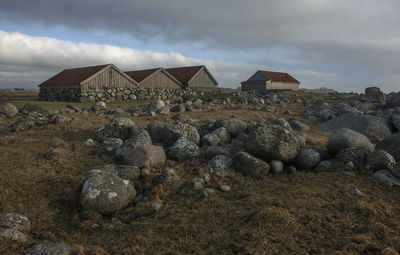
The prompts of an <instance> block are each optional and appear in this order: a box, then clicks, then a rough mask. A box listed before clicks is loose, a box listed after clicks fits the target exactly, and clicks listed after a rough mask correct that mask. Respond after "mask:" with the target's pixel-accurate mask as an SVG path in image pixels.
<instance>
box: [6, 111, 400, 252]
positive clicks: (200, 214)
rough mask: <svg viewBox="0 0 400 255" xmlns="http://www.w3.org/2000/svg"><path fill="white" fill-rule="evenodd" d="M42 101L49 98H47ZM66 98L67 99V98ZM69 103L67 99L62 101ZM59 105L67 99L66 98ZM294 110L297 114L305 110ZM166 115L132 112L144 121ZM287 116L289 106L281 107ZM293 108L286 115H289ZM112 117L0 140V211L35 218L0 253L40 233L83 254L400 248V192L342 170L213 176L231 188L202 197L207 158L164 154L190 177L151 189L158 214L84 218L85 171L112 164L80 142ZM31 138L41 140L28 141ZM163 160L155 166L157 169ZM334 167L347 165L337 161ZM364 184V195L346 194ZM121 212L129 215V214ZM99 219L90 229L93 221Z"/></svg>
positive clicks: (315, 139) (319, 138)
mask: <svg viewBox="0 0 400 255" xmlns="http://www.w3.org/2000/svg"><path fill="white" fill-rule="evenodd" d="M41 104H42V103H41ZM60 106H61V103H60ZM63 106H65V103H63ZM63 106H62V107H63ZM300 113H301V111H296V112H295V114H300ZM188 114H189V116H190V117H191V118H195V119H198V120H199V121H205V120H207V119H217V118H221V117H226V116H231V115H235V116H237V117H239V118H241V119H244V120H253V121H255V120H256V115H260V116H261V117H264V118H268V117H275V116H274V115H273V114H271V113H268V112H259V111H257V112H255V111H252V110H251V107H242V108H240V109H238V108H237V107H235V108H234V107H230V106H227V107H225V106H223V107H218V111H215V112H193V113H188ZM170 116H171V115H169V116H158V115H157V116H156V117H149V116H144V117H135V118H133V120H134V121H135V122H136V123H138V124H139V125H147V123H148V122H149V121H150V120H152V119H154V118H156V119H165V118H167V117H170ZM282 116H283V115H282ZM284 117H288V116H284ZM106 122H107V120H106V119H104V118H102V117H100V116H92V115H91V116H89V118H88V119H83V120H82V121H79V122H76V121H73V122H71V124H69V123H64V124H60V125H50V126H48V127H47V128H34V129H33V130H29V131H25V132H22V133H17V134H14V135H15V141H14V143H11V144H7V145H4V146H0V161H1V163H0V196H1V198H0V211H1V212H18V213H21V214H24V215H26V216H28V217H29V218H30V219H31V221H32V225H33V226H32V227H33V233H32V234H31V237H32V238H31V239H30V241H29V242H28V243H27V244H19V243H16V242H11V241H8V240H6V239H0V254H22V253H23V252H24V250H25V249H27V248H28V247H30V246H32V245H33V244H34V243H36V242H38V240H42V239H48V240H51V241H56V242H65V243H67V244H69V245H70V246H72V247H73V249H74V250H75V251H76V253H77V254H398V252H399V251H400V200H399V196H400V192H399V190H397V189H394V188H391V187H389V186H387V185H385V184H382V183H380V182H377V181H376V180H374V179H373V178H372V177H371V176H369V175H360V176H357V177H344V176H342V175H341V174H340V173H339V171H332V172H327V173H322V174H313V173H307V172H297V173H295V174H292V175H288V174H280V175H276V176H273V177H270V178H266V179H264V180H262V181H259V180H254V179H251V178H248V177H244V176H241V175H239V174H238V175H235V176H232V177H225V178H214V179H213V180H212V181H211V183H210V185H208V186H209V187H212V188H214V189H216V190H217V187H218V186H219V185H221V184H227V185H229V186H230V187H231V192H227V193H221V192H219V191H216V194H214V195H213V196H210V197H208V198H202V197H201V194H199V193H198V192H196V191H194V190H193V189H192V188H191V182H192V180H193V178H194V177H195V176H197V175H198V174H200V175H201V174H203V173H204V172H205V171H207V165H206V163H207V162H206V161H205V160H196V161H192V162H190V161H189V162H184V163H180V164H179V163H176V162H173V161H167V163H166V165H168V166H170V167H173V168H174V169H175V170H176V171H177V173H178V174H179V175H180V176H181V178H182V179H183V181H184V187H183V188H182V190H180V191H176V190H172V189H170V188H167V187H163V186H156V187H155V188H154V190H153V191H154V195H153V197H152V199H153V201H154V200H158V201H160V202H162V204H163V207H162V209H161V210H160V211H158V212H157V213H154V212H152V211H151V210H149V209H148V208H144V209H140V208H127V209H126V210H125V211H124V212H122V213H120V214H119V215H120V216H121V219H123V220H117V221H111V219H110V218H104V219H92V220H91V221H88V222H81V221H80V220H79V217H78V212H79V208H78V205H77V202H78V199H79V194H80V190H81V185H82V182H83V180H84V177H85V173H86V172H87V171H88V170H90V169H92V168H96V167H99V166H102V165H104V164H107V163H112V162H115V160H114V159H112V158H109V157H99V156H96V155H94V154H93V153H92V151H91V149H86V148H82V147H80V143H81V142H82V141H84V140H85V139H87V138H91V137H93V134H94V130H95V129H96V128H99V127H101V126H102V125H104V124H105V123H106ZM328 135H329V133H325V132H320V131H318V130H316V129H315V128H313V127H312V128H311V129H310V131H308V132H307V140H308V143H307V146H309V147H314V148H317V147H322V146H324V144H325V142H326V139H327V137H328ZM53 137H59V138H61V139H63V140H65V141H66V142H68V143H69V144H70V145H71V147H70V150H69V152H68V154H66V155H65V156H63V157H60V158H52V157H48V156H47V155H48V152H49V150H50V149H51V138H53ZM29 138H35V139H37V140H36V141H33V142H32V141H31V142H26V140H27V139H29ZM162 169H163V167H162V166H161V167H158V168H156V169H152V172H151V174H152V176H157V175H159V174H160V173H161V172H162ZM337 170H340V168H338V169H337ZM354 186H355V187H357V188H358V189H359V190H360V191H361V192H362V193H363V196H362V197H355V196H352V195H350V194H349V192H348V191H349V189H350V188H351V187H354ZM122 216H124V217H122ZM94 222H95V223H98V224H100V225H101V227H100V228H99V229H92V228H91V227H90V226H91V224H92V223H94Z"/></svg>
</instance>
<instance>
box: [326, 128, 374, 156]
mask: <svg viewBox="0 0 400 255" xmlns="http://www.w3.org/2000/svg"><path fill="white" fill-rule="evenodd" d="M326 148H327V150H328V152H329V153H330V154H331V155H336V153H338V152H339V151H341V150H343V149H345V148H361V149H363V150H365V151H368V152H370V153H371V152H373V151H374V146H373V145H372V143H371V142H370V141H369V140H368V138H367V137H366V136H365V135H363V134H360V133H358V132H357V131H354V130H351V129H348V128H341V129H338V130H336V131H335V132H333V134H332V135H331V136H330V137H329V139H328V142H327V144H326Z"/></svg>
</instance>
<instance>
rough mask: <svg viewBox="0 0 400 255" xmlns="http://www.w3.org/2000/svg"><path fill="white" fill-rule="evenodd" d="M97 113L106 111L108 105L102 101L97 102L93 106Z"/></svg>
mask: <svg viewBox="0 0 400 255" xmlns="http://www.w3.org/2000/svg"><path fill="white" fill-rule="evenodd" d="M93 108H94V110H95V111H104V110H105V109H107V105H106V103H104V102H102V101H100V102H97V103H96V104H95V105H94V106H93Z"/></svg>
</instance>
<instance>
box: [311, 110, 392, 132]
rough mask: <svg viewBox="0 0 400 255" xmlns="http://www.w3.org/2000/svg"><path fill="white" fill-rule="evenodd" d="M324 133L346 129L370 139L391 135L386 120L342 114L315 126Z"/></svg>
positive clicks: (369, 116) (370, 116)
mask: <svg viewBox="0 0 400 255" xmlns="http://www.w3.org/2000/svg"><path fill="white" fill-rule="evenodd" d="M317 127H318V128H319V129H322V130H325V131H335V130H337V129H340V128H348V129H352V130H354V131H357V132H359V133H361V134H364V135H366V136H370V137H387V136H390V135H391V134H392V131H391V129H390V126H389V123H388V121H387V120H385V119H383V118H380V117H377V116H372V115H360V114H351V113H350V114H344V115H340V116H338V117H336V118H334V119H332V120H329V121H326V122H324V123H321V124H320V125H318V126H317Z"/></svg>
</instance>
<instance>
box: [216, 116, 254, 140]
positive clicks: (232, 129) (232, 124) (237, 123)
mask: <svg viewBox="0 0 400 255" xmlns="http://www.w3.org/2000/svg"><path fill="white" fill-rule="evenodd" d="M220 127H224V128H226V129H227V130H228V132H229V134H230V135H231V136H232V137H236V136H238V135H239V134H240V133H243V132H245V131H246V130H247V123H246V122H244V121H243V120H240V119H236V118H226V119H219V120H217V121H216V122H215V123H214V129H217V128H220Z"/></svg>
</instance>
